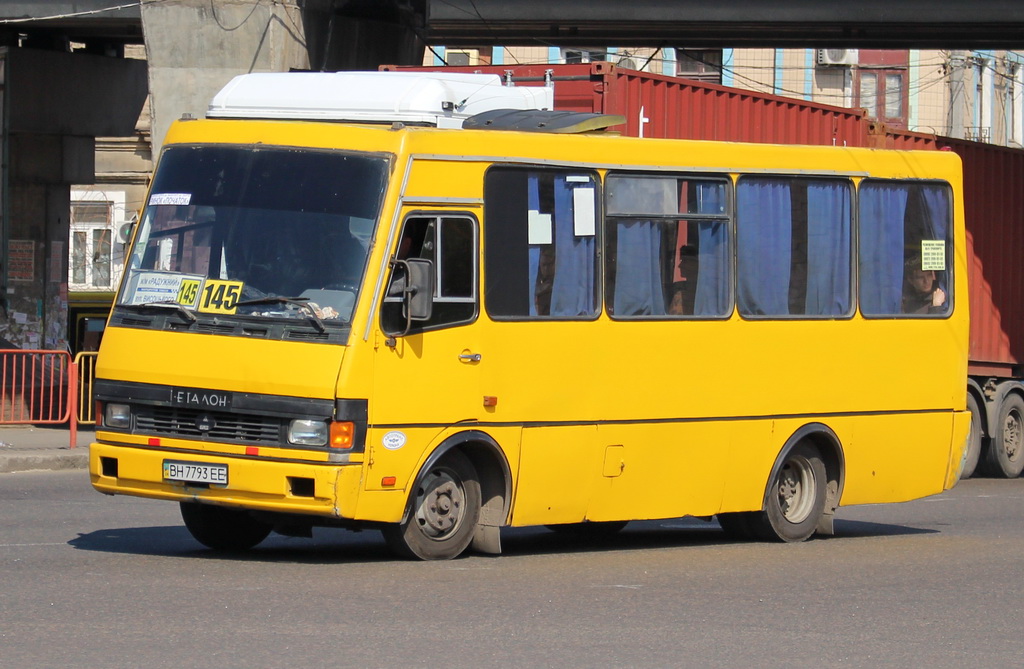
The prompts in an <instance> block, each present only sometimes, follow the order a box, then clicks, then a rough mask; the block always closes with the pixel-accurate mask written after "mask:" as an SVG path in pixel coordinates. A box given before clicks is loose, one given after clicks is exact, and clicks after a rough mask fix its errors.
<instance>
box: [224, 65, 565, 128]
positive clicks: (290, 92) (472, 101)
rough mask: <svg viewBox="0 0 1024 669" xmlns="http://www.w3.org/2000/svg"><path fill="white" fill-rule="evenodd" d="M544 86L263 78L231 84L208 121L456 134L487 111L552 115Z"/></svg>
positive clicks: (340, 76) (480, 78)
mask: <svg viewBox="0 0 1024 669" xmlns="http://www.w3.org/2000/svg"><path fill="white" fill-rule="evenodd" d="M553 108H554V90H553V89H552V88H550V87H546V86H504V85H502V82H501V78H500V77H499V76H498V75H496V74H462V73H448V72H444V73H436V72H271V73H261V74H243V75H240V76H237V77H235V78H234V79H232V80H231V81H230V82H228V85H227V86H225V87H224V88H223V89H221V91H220V92H219V93H217V95H216V96H214V98H213V100H212V101H211V102H210V108H209V110H208V112H207V117H208V118H259V119H302V120H317V121H350V122H357V123H394V122H395V121H400V122H402V123H409V124H419V125H433V126H437V127H440V128H461V127H462V121H463V119H465V118H468V117H470V116H473V115H475V114H479V113H481V112H485V111H492V110H494V109H553Z"/></svg>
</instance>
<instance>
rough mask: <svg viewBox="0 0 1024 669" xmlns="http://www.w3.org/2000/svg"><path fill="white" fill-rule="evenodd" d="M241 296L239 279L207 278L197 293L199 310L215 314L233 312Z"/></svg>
mask: <svg viewBox="0 0 1024 669" xmlns="http://www.w3.org/2000/svg"><path fill="white" fill-rule="evenodd" d="M241 297H242V282H241V281H221V280H219V279H207V280H206V283H204V284H203V289H202V291H200V295H199V311H202V312H207V313H215V314H233V313H235V309H236V308H237V307H238V300H239V299H240V298H241Z"/></svg>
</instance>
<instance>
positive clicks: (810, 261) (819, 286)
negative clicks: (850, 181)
mask: <svg viewBox="0 0 1024 669" xmlns="http://www.w3.org/2000/svg"><path fill="white" fill-rule="evenodd" d="M849 308H850V190H849V188H847V186H846V184H840V183H827V182H817V183H812V184H809V185H808V187H807V301H806V307H805V310H804V313H806V314H809V315H812V316H839V315H842V314H845V313H847V312H848V311H849Z"/></svg>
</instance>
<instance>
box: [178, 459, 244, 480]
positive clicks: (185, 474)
mask: <svg viewBox="0 0 1024 669" xmlns="http://www.w3.org/2000/svg"><path fill="white" fill-rule="evenodd" d="M164 480H165V481H184V482H185V483H213V484H215V485H227V484H228V466H227V465H211V464H209V463H206V462H181V461H178V460H164Z"/></svg>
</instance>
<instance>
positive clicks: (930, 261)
mask: <svg viewBox="0 0 1024 669" xmlns="http://www.w3.org/2000/svg"><path fill="white" fill-rule="evenodd" d="M921 269H922V270H924V271H925V272H927V271H929V270H930V271H934V272H942V271H944V270H945V269H946V242H944V241H943V240H941V239H922V240H921Z"/></svg>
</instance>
